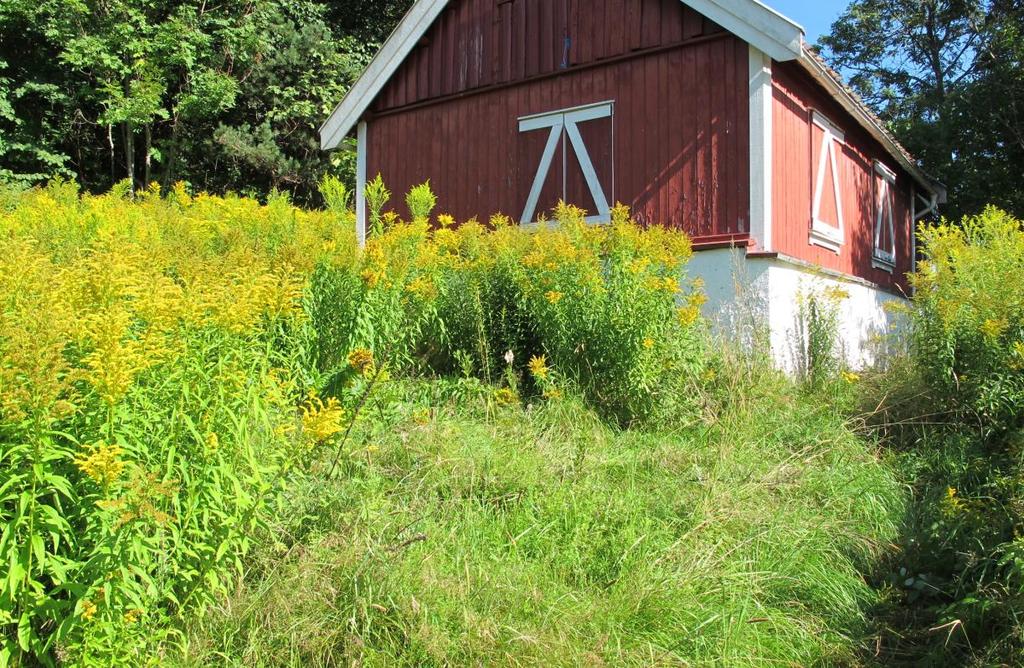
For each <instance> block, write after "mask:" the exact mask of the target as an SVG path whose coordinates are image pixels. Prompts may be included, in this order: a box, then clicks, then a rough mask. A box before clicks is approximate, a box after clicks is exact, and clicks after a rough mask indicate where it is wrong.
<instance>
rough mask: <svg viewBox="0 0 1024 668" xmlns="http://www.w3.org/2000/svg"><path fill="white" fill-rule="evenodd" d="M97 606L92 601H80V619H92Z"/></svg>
mask: <svg viewBox="0 0 1024 668" xmlns="http://www.w3.org/2000/svg"><path fill="white" fill-rule="evenodd" d="M97 610H98V608H97V607H96V604H95V603H93V602H92V601H82V619H87V620H88V619H92V618H93V617H95V616H96V611H97Z"/></svg>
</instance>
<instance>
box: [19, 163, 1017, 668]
mask: <svg viewBox="0 0 1024 668" xmlns="http://www.w3.org/2000/svg"><path fill="white" fill-rule="evenodd" d="M377 187H379V188H383V185H382V184H378V186H377ZM324 196H325V200H326V201H327V203H328V206H327V208H326V209H325V210H323V211H304V210H300V209H298V208H296V207H294V206H292V205H291V204H290V203H289V202H288V201H287V199H286V198H284V197H283V196H280V195H275V196H273V197H271V198H270V200H269V201H268V202H266V203H265V204H263V203H259V202H256V201H253V200H251V199H246V198H242V197H237V196H227V197H211V196H208V195H202V194H197V195H193V194H192V193H190V192H188V189H187V188H186V187H184V186H181V185H179V186H176V187H175V188H174V189H173V190H172V191H170V192H166V193H160V192H158V190H157V189H156V188H155V187H154V188H153V189H151V190H150V191H148V192H145V193H138V194H135V195H132V194H131V193H130V192H129V191H128V188H127V186H122V187H119V188H117V189H115V190H114V191H113V192H111V193H109V194H107V195H103V196H89V195H81V194H80V193H79V192H78V189H77V188H76V187H75V186H74V185H73V184H66V183H55V184H52V185H51V186H49V187H47V188H45V189H36V190H31V191H25V192H21V191H16V190H10V189H6V190H4V189H0V315H2V317H0V464H2V466H0V527H2V533H0V561H2V562H3V563H4V564H5V566H6V569H5V572H4V573H0V629H2V633H0V666H6V665H13V666H29V665H37V664H40V663H41V664H44V665H54V664H58V663H59V664H62V665H75V666H111V665H131V666H137V665H180V666H200V665H239V666H241V665H258V666H287V665H314V666H328V665H381V666H394V665H408V666H413V665H417V666H418V665H437V666H447V665H537V664H545V665H615V666H618V665H729V666H732V665H764V666H774V665H779V664H782V665H863V664H871V663H886V662H892V661H898V660H901V661H906V662H909V663H911V664H913V663H914V662H918V663H920V662H922V661H926V662H928V663H932V664H940V665H963V664H970V663H971V662H973V665H990V664H993V663H999V662H1007V663H1011V664H1012V663H1014V661H1015V660H1017V659H1019V657H1020V655H1021V651H1022V650H1021V647H1024V640H1021V639H1022V638H1024V633H1022V632H1021V629H1022V628H1024V624H1022V623H1021V622H1020V621H1019V620H1020V619H1022V618H1024V616H1022V615H1021V614H1020V612H1019V611H1021V610H1024V605H1022V604H1021V600H1022V595H1021V592H1022V591H1024V575H1022V574H1024V557H1022V556H1021V555H1024V541H1022V539H1021V538H1020V537H1021V535H1024V520H1022V517H1024V514H1022V511H1021V509H1022V508H1024V503H1022V502H1021V499H1024V476H1022V475H1021V474H1020V470H1021V464H1020V462H1021V461H1022V453H1024V439H1022V437H1021V434H1024V423H1022V417H1021V411H1020V406H1021V405H1022V398H1024V299H1022V298H1021V294H1022V293H1021V292H1020V290H1019V288H1018V287H1017V286H1015V285H1014V284H1012V282H1008V281H1006V280H1005V276H1008V275H1016V273H1019V272H1020V271H1021V268H1022V267H1024V233H1021V231H1020V224H1019V222H1018V221H1015V220H1013V219H1011V218H1009V217H1008V216H1006V215H1005V214H1002V213H1001V212H999V211H997V210H994V209H992V210H989V211H987V212H986V213H985V215H984V216H981V217H979V218H977V219H974V220H967V221H964V222H963V223H962V224H961V225H960V226H958V227H957V226H948V225H945V226H940V227H936V228H934V229H933V230H932V231H930V232H924V233H922V248H923V250H924V253H925V254H926V256H927V257H929V258H931V259H932V261H931V263H930V264H924V265H922V271H921V272H919V273H918V274H916V275H915V277H914V279H913V280H914V281H915V284H916V285H917V287H918V290H919V294H918V297H917V298H916V300H915V303H914V305H913V306H912V307H911V308H910V312H909V316H910V322H911V324H912V328H911V330H910V332H909V334H910V339H911V342H912V345H913V347H912V350H911V353H910V356H909V357H908V358H907V359H902V360H890V366H889V368H888V369H887V370H884V371H878V372H866V373H863V374H860V375H858V374H857V373H853V372H851V370H849V369H845V368H843V367H842V365H841V363H840V362H839V360H838V358H837V357H833V356H832V353H834V351H835V341H836V340H835V331H834V327H833V326H832V325H831V324H830V323H833V319H831V318H829V317H822V318H819V320H817V321H815V322H811V323H807V325H808V328H807V331H808V332H809V333H810V335H811V336H810V339H812V343H813V344H814V347H815V351H816V352H815V354H814V355H813V356H812V357H813V359H814V360H815V362H814V364H813V368H809V369H807V370H806V371H807V373H806V374H805V375H804V377H803V378H802V379H799V380H796V379H788V378H785V377H783V376H782V375H781V374H779V373H778V372H776V371H774V370H772V369H771V368H770V365H769V363H768V359H769V357H768V355H767V353H766V352H765V351H764V350H761V349H759V348H757V347H756V345H757V344H756V342H757V341H758V337H757V336H756V333H754V334H752V335H751V336H750V337H744V338H745V339H749V340H750V341H751V342H753V344H754V346H755V347H754V348H753V349H750V350H747V351H746V352H739V351H737V350H736V349H735V348H734V347H733V346H731V345H728V344H723V343H722V342H719V341H715V340H714V339H712V338H711V337H710V336H709V333H708V331H707V328H706V325H705V323H704V322H703V321H702V320H701V318H700V310H701V305H702V303H703V294H702V292H701V285H700V282H699V281H697V280H692V279H690V278H688V277H687V276H686V264H687V261H688V259H689V258H690V256H691V248H690V245H689V240H688V239H687V238H686V237H685V236H684V235H682V234H680V233H677V232H672V231H669V230H666V229H664V228H659V227H653V228H650V229H645V228H642V227H640V226H638V225H636V224H635V223H633V222H632V221H631V220H630V219H629V215H628V212H627V211H625V210H624V209H622V208H616V210H615V211H614V212H613V221H612V223H611V224H610V225H607V226H590V225H586V224H585V223H584V221H583V212H581V211H579V210H578V209H573V208H572V207H566V206H562V207H559V209H557V210H556V211H555V212H553V213H554V215H555V217H556V218H557V219H558V222H559V223H560V224H559V225H558V226H553V227H551V228H542V229H540V230H538V231H535V232H530V231H525V230H522V229H520V228H519V227H518V226H515V225H512V224H511V223H510V221H508V220H507V219H504V218H502V217H501V216H495V217H494V218H493V219H492V220H491V221H489V224H488V225H483V224H479V223H475V222H472V221H471V222H467V223H464V224H462V225H459V226H456V225H454V224H453V222H454V221H452V220H451V219H450V218H448V217H445V216H436V217H435V216H434V214H433V211H432V210H433V207H434V199H433V195H432V194H431V193H430V192H429V188H427V187H426V186H421V187H418V188H417V189H414V191H413V192H412V193H410V194H409V196H408V197H407V206H408V208H409V210H410V212H411V213H412V221H411V222H402V221H400V220H398V219H397V218H395V217H394V216H392V215H389V214H385V213H381V211H380V208H379V206H378V208H377V209H376V210H374V211H371V213H372V214H373V215H372V216H371V223H372V225H371V227H372V230H371V236H370V240H369V242H368V244H367V247H366V248H365V249H364V250H360V249H357V248H356V246H355V244H354V239H353V235H352V230H353V221H352V213H351V211H350V210H348V209H347V207H346V201H347V199H348V193H347V192H346V191H345V189H344V187H343V186H342V185H341V184H340V183H338V182H327V183H325V184H324ZM383 199H384V197H383V195H381V196H380V198H378V204H380V201H383ZM840 298H841V297H840V296H832V297H829V296H825V298H824V300H823V301H821V303H820V306H821V308H820V309H814V310H815V312H818V313H822V314H824V315H825V316H827V315H828V313H829V311H828V309H829V308H835V307H836V303H835V301H836V300H837V299H840ZM755 329H756V328H755ZM858 397H860V399H858ZM868 404H870V405H869V406H868ZM861 405H865V406H868V408H869V409H870V410H868V411H867V412H866V413H865V412H864V410H863V409H861V408H858V407H859V406H861ZM936 629H939V631H936ZM943 629H946V630H948V631H945V632H944V631H943ZM944 633H945V635H944Z"/></svg>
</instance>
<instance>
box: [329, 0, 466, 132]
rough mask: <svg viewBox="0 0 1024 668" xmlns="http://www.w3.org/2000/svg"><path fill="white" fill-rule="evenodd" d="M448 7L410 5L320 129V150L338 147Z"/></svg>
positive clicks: (431, 2) (427, 2)
mask: <svg viewBox="0 0 1024 668" xmlns="http://www.w3.org/2000/svg"><path fill="white" fill-rule="evenodd" d="M447 5H448V0H417V1H416V3H414V4H413V6H412V8H411V9H409V11H408V12H407V13H406V15H405V16H404V17H402V20H401V21H399V23H398V25H397V26H396V27H395V29H394V30H393V31H392V32H391V35H389V36H388V38H387V40H385V41H384V45H383V46H382V47H381V49H380V51H378V52H377V55H375V56H374V57H373V60H371V61H370V64H369V65H367V67H366V70H365V71H364V72H363V73H362V74H361V75H360V76H359V78H358V79H356V82H355V83H354V84H353V85H352V88H350V89H349V91H348V92H347V93H345V97H343V98H342V99H341V102H339V103H338V106H337V107H335V108H334V111H332V112H331V115H330V116H328V117H327V120H326V121H324V124H323V125H321V126H320V148H321V149H323V150H329V149H332V148H335V147H337V146H338V144H340V143H341V141H342V140H343V139H344V138H345V136H346V135H347V134H348V133H349V132H350V131H351V130H352V128H353V127H355V125H356V123H357V122H358V121H359V118H360V117H361V116H362V115H363V113H365V112H366V109H367V108H368V107H369V106H370V104H371V103H372V102H373V100H374V99H375V98H376V97H377V94H378V93H380V91H381V90H382V89H383V88H384V86H385V84H387V82H388V80H389V79H391V77H392V76H393V75H394V74H395V72H396V71H397V70H398V68H399V67H400V66H401V65H402V63H403V62H404V61H405V59H406V57H407V56H408V55H409V53H411V52H412V50H413V48H415V46H416V44H417V43H418V42H419V40H420V38H421V37H423V35H424V34H425V33H426V32H427V30H428V29H429V28H430V26H431V25H433V23H434V21H435V20H436V19H437V17H438V16H439V15H440V14H441V12H442V11H443V10H444V8H445V7H446V6H447Z"/></svg>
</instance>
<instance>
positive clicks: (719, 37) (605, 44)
mask: <svg viewBox="0 0 1024 668" xmlns="http://www.w3.org/2000/svg"><path fill="white" fill-rule="evenodd" d="M615 1H618V2H620V3H622V2H623V1H624V0H606V1H605V2H603V3H602V2H597V3H596V5H595V6H598V7H601V6H604V7H611V6H617V5H615ZM523 2H525V3H526V5H524V6H528V7H534V5H535V4H536V3H530V2H527V0H515V1H514V2H513V3H499V4H497V5H496V4H495V3H494V2H493V1H492V2H487V3H481V2H476V1H475V0H464V2H463V3H454V4H453V7H452V8H451V9H450V10H449V11H450V12H453V13H455V14H457V15H459V16H462V15H464V14H465V12H466V11H467V9H466V7H476V8H483V7H485V6H487V7H491V6H492V5H495V6H497V7H498V8H500V7H505V6H506V5H509V9H511V5H518V3H523ZM666 3H667V4H666ZM548 4H559V3H548ZM622 6H623V7H626V6H631V7H634V8H635V9H636V10H637V11H638V13H639V16H640V17H643V16H652V17H653V16H658V17H659V23H658V27H659V29H660V30H662V31H664V32H665V33H667V34H668V35H670V36H675V35H678V34H682V35H686V34H687V32H686V31H685V30H684V28H685V27H686V26H687V25H689V24H690V23H694V25H700V26H704V25H705V24H704V23H703V22H702V21H699V22H698V21H695V19H694V18H693V14H692V13H691V12H689V11H687V10H685V9H684V6H683V5H682V4H681V3H680V2H678V0H643V2H633V1H632V0H626V2H625V4H624V5H622ZM666 7H671V8H673V9H674V10H675V15H672V14H671V12H664V13H654V12H653V10H651V9H650V8H656V9H658V10H659V11H660V10H661V9H664V8H666ZM503 11H504V10H503ZM698 18H699V17H698ZM579 20H582V18H581V19H579ZM652 20H653V19H652ZM673 22H674V24H675V25H676V26H677V28H673V29H669V28H667V27H666V26H665V25H664V24H666V23H669V24H671V23H673ZM450 24H453V23H452V21H451V20H442V21H441V23H440V26H442V27H443V26H447V25H450ZM512 25H516V24H515V23H513V24H512ZM635 25H637V26H644V25H646V26H648V28H649V29H650V30H652V31H653V28H652V27H651V26H653V25H654V23H645V22H643V21H642V20H641V21H639V22H638V23H636V24H635ZM436 29H437V27H436V26H435V30H436ZM593 30H594V31H595V34H598V33H597V30H598V26H597V25H595V26H594V28H593ZM680 31H682V32H681V33H680ZM612 32H615V31H611V30H609V33H612ZM469 33H472V31H469ZM631 34H632V33H629V32H628V31H627V33H625V34H622V35H619V36H618V37H614V35H611V34H609V35H606V36H605V39H604V40H595V44H596V43H597V42H601V53H603V54H604V53H608V52H611V51H612V50H611V48H610V47H611V46H612V45H614V44H617V43H618V42H619V41H622V42H623V43H630V40H632V37H630V35H631ZM660 34H661V33H659V35H660ZM642 35H643V30H640V31H639V32H637V33H636V42H635V43H636V44H637V45H638V46H639V47H640V48H643V47H644V46H645V45H647V44H648V42H647V41H644V39H641V37H642ZM627 38H629V39H627ZM658 39H661V38H660V36H659V38H658ZM673 39H674V37H673ZM650 40H652V43H655V42H656V40H654V36H653V32H652V35H650ZM431 44H432V45H433V46H434V47H435V48H436V47H437V44H436V42H432V43H431ZM575 48H578V49H580V50H581V51H582V49H583V47H582V46H581V45H579V44H578V43H577V46H576V47H575ZM588 57H593V56H592V55H591V56H588ZM747 61H748V49H747V45H746V44H745V43H743V42H742V41H740V40H739V39H737V38H735V37H733V36H732V35H729V34H727V33H722V32H720V31H716V32H715V34H712V35H704V34H702V33H698V31H697V30H696V28H695V27H694V28H691V29H690V37H689V39H684V40H683V41H681V42H680V43H679V44H676V45H674V46H667V47H658V46H656V48H654V49H653V50H643V51H638V52H635V53H633V54H632V55H631V56H628V57H618V58H611V59H609V60H607V61H606V62H602V63H597V64H592V65H589V66H575V67H570V68H568V69H565V70H560V71H557V72H556V73H555V75H553V76H540V77H534V78H528V79H526V80H523V81H519V82H515V83H511V84H503V85H500V86H491V87H487V88H480V89H478V90H477V91H475V92H468V93H465V94H462V95H456V96H451V97H447V98H441V99H439V100H437V101H434V102H420V103H411V104H410V105H409V106H406V107H405V108H400V109H394V110H390V111H388V112H386V113H377V114H375V115H371V116H370V118H369V131H368V146H367V160H368V172H367V173H368V176H369V177H370V178H373V177H374V176H375V175H376V174H377V173H380V174H382V176H383V178H384V180H385V182H386V183H387V184H388V186H389V187H390V188H391V190H392V191H393V192H394V193H395V196H394V199H393V201H392V202H391V205H392V207H393V208H394V210H396V211H397V212H398V213H400V214H403V215H404V214H406V211H405V205H404V202H403V193H405V192H407V191H408V189H409V188H410V187H412V186H413V185H415V184H418V183H421V182H423V181H425V180H427V179H430V183H431V187H432V188H433V190H434V192H435V193H437V196H438V211H439V212H446V213H450V214H452V215H453V216H455V217H456V218H457V219H460V220H465V219H468V218H470V217H477V218H478V219H480V220H487V219H488V218H489V217H490V215H491V214H493V213H495V212H501V213H504V214H506V215H508V216H511V217H512V218H513V219H515V220H518V219H519V217H520V215H521V213H522V211H523V207H524V204H525V202H526V199H527V195H528V193H529V190H530V188H531V186H532V184H533V180H534V177H535V175H536V173H537V167H538V164H539V162H540V156H541V153H542V151H543V148H544V144H545V141H546V139H547V134H548V133H547V132H546V131H532V132H522V133H521V132H520V131H519V127H518V118H520V117H522V116H526V115H530V114H537V113H545V112H550V111H555V110H558V109H564V108H571V107H576V106H580V105H585V104H591V103H597V102H604V101H613V102H614V117H613V119H612V120H610V121H609V120H607V119H604V120H603V121H591V122H586V123H581V124H580V125H579V129H580V132H581V134H582V135H583V138H584V140H585V142H586V144H587V148H588V151H589V152H590V156H591V158H592V160H593V162H594V167H595V171H596V173H597V176H598V179H599V181H600V182H601V184H602V187H603V189H604V194H605V196H606V197H607V199H608V201H609V203H610V204H612V203H614V202H616V201H621V202H623V203H625V204H628V205H629V206H630V207H631V208H632V210H633V213H634V215H635V216H636V217H637V218H638V220H640V221H641V222H643V223H645V224H664V225H667V226H671V227H674V228H678V229H685V230H686V231H687V232H688V233H689V234H691V236H694V237H700V238H706V239H721V238H723V236H724V237H725V238H729V237H731V236H743V235H746V234H748V232H749V196H748V190H749V176H748V164H749V160H748V133H749V127H748V120H747V114H748V104H747V95H748V91H747V68H748V62H747ZM417 67H419V65H418V64H417V63H416V62H415V61H410V62H408V63H407V64H406V66H404V67H403V68H402V70H400V72H399V74H398V75H397V76H396V79H405V78H406V77H408V76H409V74H410V73H411V72H413V71H415V70H416V68H417ZM502 67H503V66H502ZM497 69H498V70H501V69H502V68H501V67H498V68H497ZM513 69H514V68H513ZM525 71H526V70H524V71H523V72H524V73H525ZM520 74H522V73H520ZM471 79H472V80H479V79H478V78H477V79H473V78H472V77H468V76H467V79H466V80H467V81H469V80H471ZM612 126H613V127H612ZM612 137H614V139H612ZM564 142H565V140H564V138H563V145H564ZM613 155H614V159H612V156H613ZM563 159H564V160H566V161H567V162H566V169H565V176H566V183H565V194H566V196H567V199H568V201H570V202H571V203H574V204H577V205H579V206H582V207H583V208H585V209H587V210H588V211H589V212H591V213H594V208H593V199H592V197H591V196H590V191H589V189H588V188H587V186H586V184H585V182H584V180H583V177H582V174H581V173H580V170H579V166H578V163H577V161H576V157H575V155H574V153H573V151H572V150H571V149H569V150H566V151H565V152H564V154H563V152H562V151H561V150H559V152H557V153H556V156H555V160H554V164H553V165H552V169H551V171H550V172H549V174H548V179H547V180H546V181H545V188H544V191H543V193H542V195H541V199H540V201H539V202H538V207H537V211H538V212H540V211H545V210H550V208H551V207H552V206H553V205H554V204H555V203H556V202H557V200H558V198H559V196H560V195H561V192H562V188H561V184H560V183H559V182H560V180H561V173H562V172H561V170H562V167H561V164H562V163H561V161H562V160H563Z"/></svg>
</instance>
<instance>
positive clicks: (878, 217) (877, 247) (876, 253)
mask: <svg viewBox="0 0 1024 668" xmlns="http://www.w3.org/2000/svg"><path fill="white" fill-rule="evenodd" d="M873 177H874V178H873V179H872V180H873V181H874V183H877V184H879V185H878V191H877V192H876V193H875V234H874V243H873V244H872V246H871V266H872V267H874V268H875V269H881V270H883V271H887V272H889V273H890V274H891V273H892V272H893V271H894V270H895V269H896V225H895V221H894V218H893V207H894V202H895V188H896V174H895V173H894V172H893V171H892V170H891V169H889V168H888V167H886V166H885V165H884V164H882V163H881V162H879V161H878V160H875V169H874V173H873ZM877 177H881V180H879V179H878V178H877ZM883 225H887V226H888V228H889V247H888V248H882V246H881V241H882V226H883Z"/></svg>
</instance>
